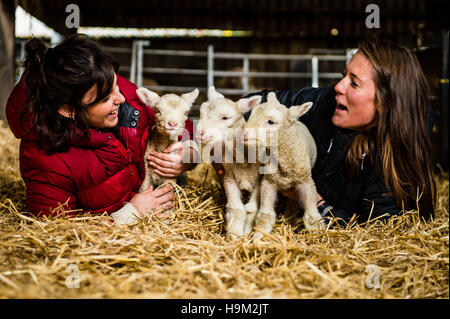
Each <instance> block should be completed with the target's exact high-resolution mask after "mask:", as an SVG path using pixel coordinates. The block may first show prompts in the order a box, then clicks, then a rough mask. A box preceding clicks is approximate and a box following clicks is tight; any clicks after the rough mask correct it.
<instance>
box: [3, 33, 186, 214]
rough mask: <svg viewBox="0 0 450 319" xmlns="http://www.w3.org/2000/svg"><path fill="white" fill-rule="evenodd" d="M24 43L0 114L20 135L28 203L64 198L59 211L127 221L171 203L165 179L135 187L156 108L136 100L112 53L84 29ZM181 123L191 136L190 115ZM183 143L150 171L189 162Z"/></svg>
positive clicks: (37, 209)
mask: <svg viewBox="0 0 450 319" xmlns="http://www.w3.org/2000/svg"><path fill="white" fill-rule="evenodd" d="M25 48H26V52H27V58H26V60H25V72H24V76H23V77H22V79H21V80H20V82H19V83H18V84H17V85H16V87H15V88H14V90H13V92H12V93H11V96H10V97H9V100H8V104H7V108H6V115H7V118H8V122H9V126H10V128H11V130H12V131H13V133H14V135H15V136H16V137H17V138H20V139H21V144H20V169H21V174H22V177H23V180H24V181H25V185H26V189H27V190H26V191H27V194H26V205H27V208H26V209H27V211H30V212H32V213H33V214H36V215H48V214H51V213H54V209H55V208H56V207H61V204H64V205H63V208H64V209H63V211H62V212H63V213H67V214H72V215H73V214H76V213H77V212H79V211H83V210H84V211H90V212H91V213H92V214H98V213H103V212H105V211H106V212H108V213H109V214H112V216H113V218H114V219H115V220H116V221H117V222H119V223H130V222H133V221H135V220H136V216H139V215H142V214H145V213H146V212H149V211H152V210H163V209H169V208H171V207H172V206H173V204H174V203H173V197H174V194H173V193H172V187H171V186H170V185H167V186H165V187H162V188H159V189H157V190H153V188H152V187H150V188H149V189H148V190H147V191H145V192H142V193H137V192H138V190H139V187H140V185H141V183H142V180H143V178H144V152H145V148H146V145H147V140H148V135H149V129H150V128H151V127H152V126H153V125H154V124H155V112H154V111H153V110H152V109H151V108H149V107H148V106H146V105H144V104H143V103H142V102H141V101H140V99H139V98H138V96H137V95H136V86H135V85H134V84H132V83H131V82H129V81H127V80H126V79H125V78H123V77H121V76H119V75H117V74H116V71H117V67H118V65H117V63H116V61H115V60H114V59H113V58H112V57H110V56H109V55H108V54H106V53H105V52H103V51H102V50H101V49H100V48H99V47H98V46H97V44H96V43H95V42H94V41H92V40H90V39H88V38H87V37H85V36H83V35H74V36H71V37H69V38H67V39H66V40H65V41H64V42H62V43H61V44H59V45H57V46H56V47H54V48H49V49H47V48H46V47H45V45H44V43H43V42H41V41H40V40H37V39H32V40H30V41H29V42H28V43H27V45H26V47H25ZM186 129H187V130H188V131H189V133H190V136H192V122H191V121H190V120H187V121H186ZM181 145H182V144H181V143H180V142H176V143H173V144H171V145H170V146H169V148H168V149H167V150H166V151H165V152H163V153H156V154H154V156H152V157H150V158H149V160H150V161H152V162H153V165H154V167H155V171H156V172H159V174H161V175H162V176H164V177H169V178H175V177H177V176H178V175H180V174H181V173H182V172H184V171H185V170H187V169H189V168H191V167H192V164H189V163H183V162H182V160H181V159H182V156H183V154H182V147H181ZM171 151H175V155H174V154H169V153H170V152H171ZM184 151H190V152H192V149H186V150H184ZM124 204H125V205H124Z"/></svg>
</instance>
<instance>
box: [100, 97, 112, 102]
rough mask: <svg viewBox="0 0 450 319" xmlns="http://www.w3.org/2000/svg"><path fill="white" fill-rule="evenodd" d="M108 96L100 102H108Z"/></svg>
mask: <svg viewBox="0 0 450 319" xmlns="http://www.w3.org/2000/svg"><path fill="white" fill-rule="evenodd" d="M109 98H110V97H109V96H107V97H105V98H104V99H103V100H102V102H103V103H104V102H108V101H109Z"/></svg>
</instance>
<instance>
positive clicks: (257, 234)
mask: <svg viewBox="0 0 450 319" xmlns="http://www.w3.org/2000/svg"><path fill="white" fill-rule="evenodd" d="M263 237H264V234H262V233H260V232H259V231H257V232H255V233H254V234H253V235H252V240H253V241H258V240H260V239H261V238H263Z"/></svg>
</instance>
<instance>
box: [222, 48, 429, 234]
mask: <svg viewBox="0 0 450 319" xmlns="http://www.w3.org/2000/svg"><path fill="white" fill-rule="evenodd" d="M428 91H429V89H428V84H427V82H426V78H425V76H424V74H423V72H422V69H421V67H420V64H419V62H418V60H417V58H416V57H415V55H414V54H413V53H411V52H410V51H409V50H408V49H407V48H404V47H402V46H399V45H396V44H394V43H392V42H390V41H384V40H374V41H365V42H363V43H361V44H360V46H359V48H358V51H357V53H356V54H355V55H354V56H353V58H352V59H351V61H350V62H349V63H348V65H347V67H346V70H345V72H344V73H343V77H342V79H341V80H340V81H339V83H337V84H336V85H335V86H334V87H329V88H303V89H300V90H298V91H280V90H278V91H274V92H275V93H276V95H277V98H278V100H279V101H280V103H282V104H285V105H286V106H288V107H289V106H292V105H300V104H302V103H304V102H307V101H312V102H314V105H313V107H312V108H311V110H310V111H308V113H307V114H305V115H303V116H302V117H301V118H300V119H299V120H300V121H302V122H303V123H304V124H305V125H306V126H308V128H309V130H310V131H311V134H312V135H313V137H314V139H315V142H316V145H317V161H316V164H315V166H314V169H313V179H314V181H315V183H316V187H317V192H318V194H319V195H318V198H317V206H318V208H319V211H320V212H321V213H322V216H329V217H336V218H338V222H339V223H340V224H342V225H346V224H348V223H349V222H350V220H351V219H352V216H353V215H356V216H357V221H358V222H364V221H367V220H369V219H374V218H385V217H389V216H392V215H398V214H400V213H401V212H402V211H403V210H405V211H408V210H417V211H418V212H419V214H420V216H422V217H424V218H429V217H431V216H433V212H434V210H433V208H434V205H435V196H436V195H435V193H436V186H435V180H434V178H433V172H432V164H431V144H430V143H431V142H430V138H429V135H430V134H431V128H432V122H433V114H434V113H433V111H432V109H431V108H430V106H429V101H428V94H429V93H428ZM268 92H269V91H268V90H264V91H262V92H259V93H256V94H260V95H262V96H263V102H264V101H265V98H266V96H267V94H268ZM215 168H216V171H218V174H219V175H222V174H223V170H222V167H220V166H219V165H217V164H216V165H215ZM283 195H285V196H286V197H289V198H292V199H296V198H297V194H295V192H294V191H292V190H286V191H284V192H283Z"/></svg>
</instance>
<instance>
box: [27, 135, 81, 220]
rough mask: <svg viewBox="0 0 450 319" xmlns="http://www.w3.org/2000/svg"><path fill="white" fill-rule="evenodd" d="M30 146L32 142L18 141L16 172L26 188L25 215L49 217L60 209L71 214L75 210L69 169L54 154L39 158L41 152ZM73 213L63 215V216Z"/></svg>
mask: <svg viewBox="0 0 450 319" xmlns="http://www.w3.org/2000/svg"><path fill="white" fill-rule="evenodd" d="M34 146H35V145H34V143H33V142H27V141H23V140H22V141H21V143H20V149H21V150H20V153H21V154H20V172H21V175H22V178H23V180H24V182H25V186H26V211H28V212H31V213H32V214H34V215H49V214H50V212H51V211H52V210H54V209H55V208H57V207H59V206H61V205H63V207H64V210H66V211H70V210H74V209H75V208H76V207H77V197H76V187H75V184H74V182H73V176H72V173H71V172H70V170H69V168H68V167H67V166H66V165H65V164H64V162H63V161H62V160H61V159H60V158H59V157H58V155H57V154H54V155H49V156H43V155H42V152H43V151H39V150H37V149H36V148H35V147H34ZM59 211H60V210H59ZM57 212H58V210H56V211H55V213H57ZM76 213H77V211H75V212H67V215H75V214H76Z"/></svg>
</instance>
